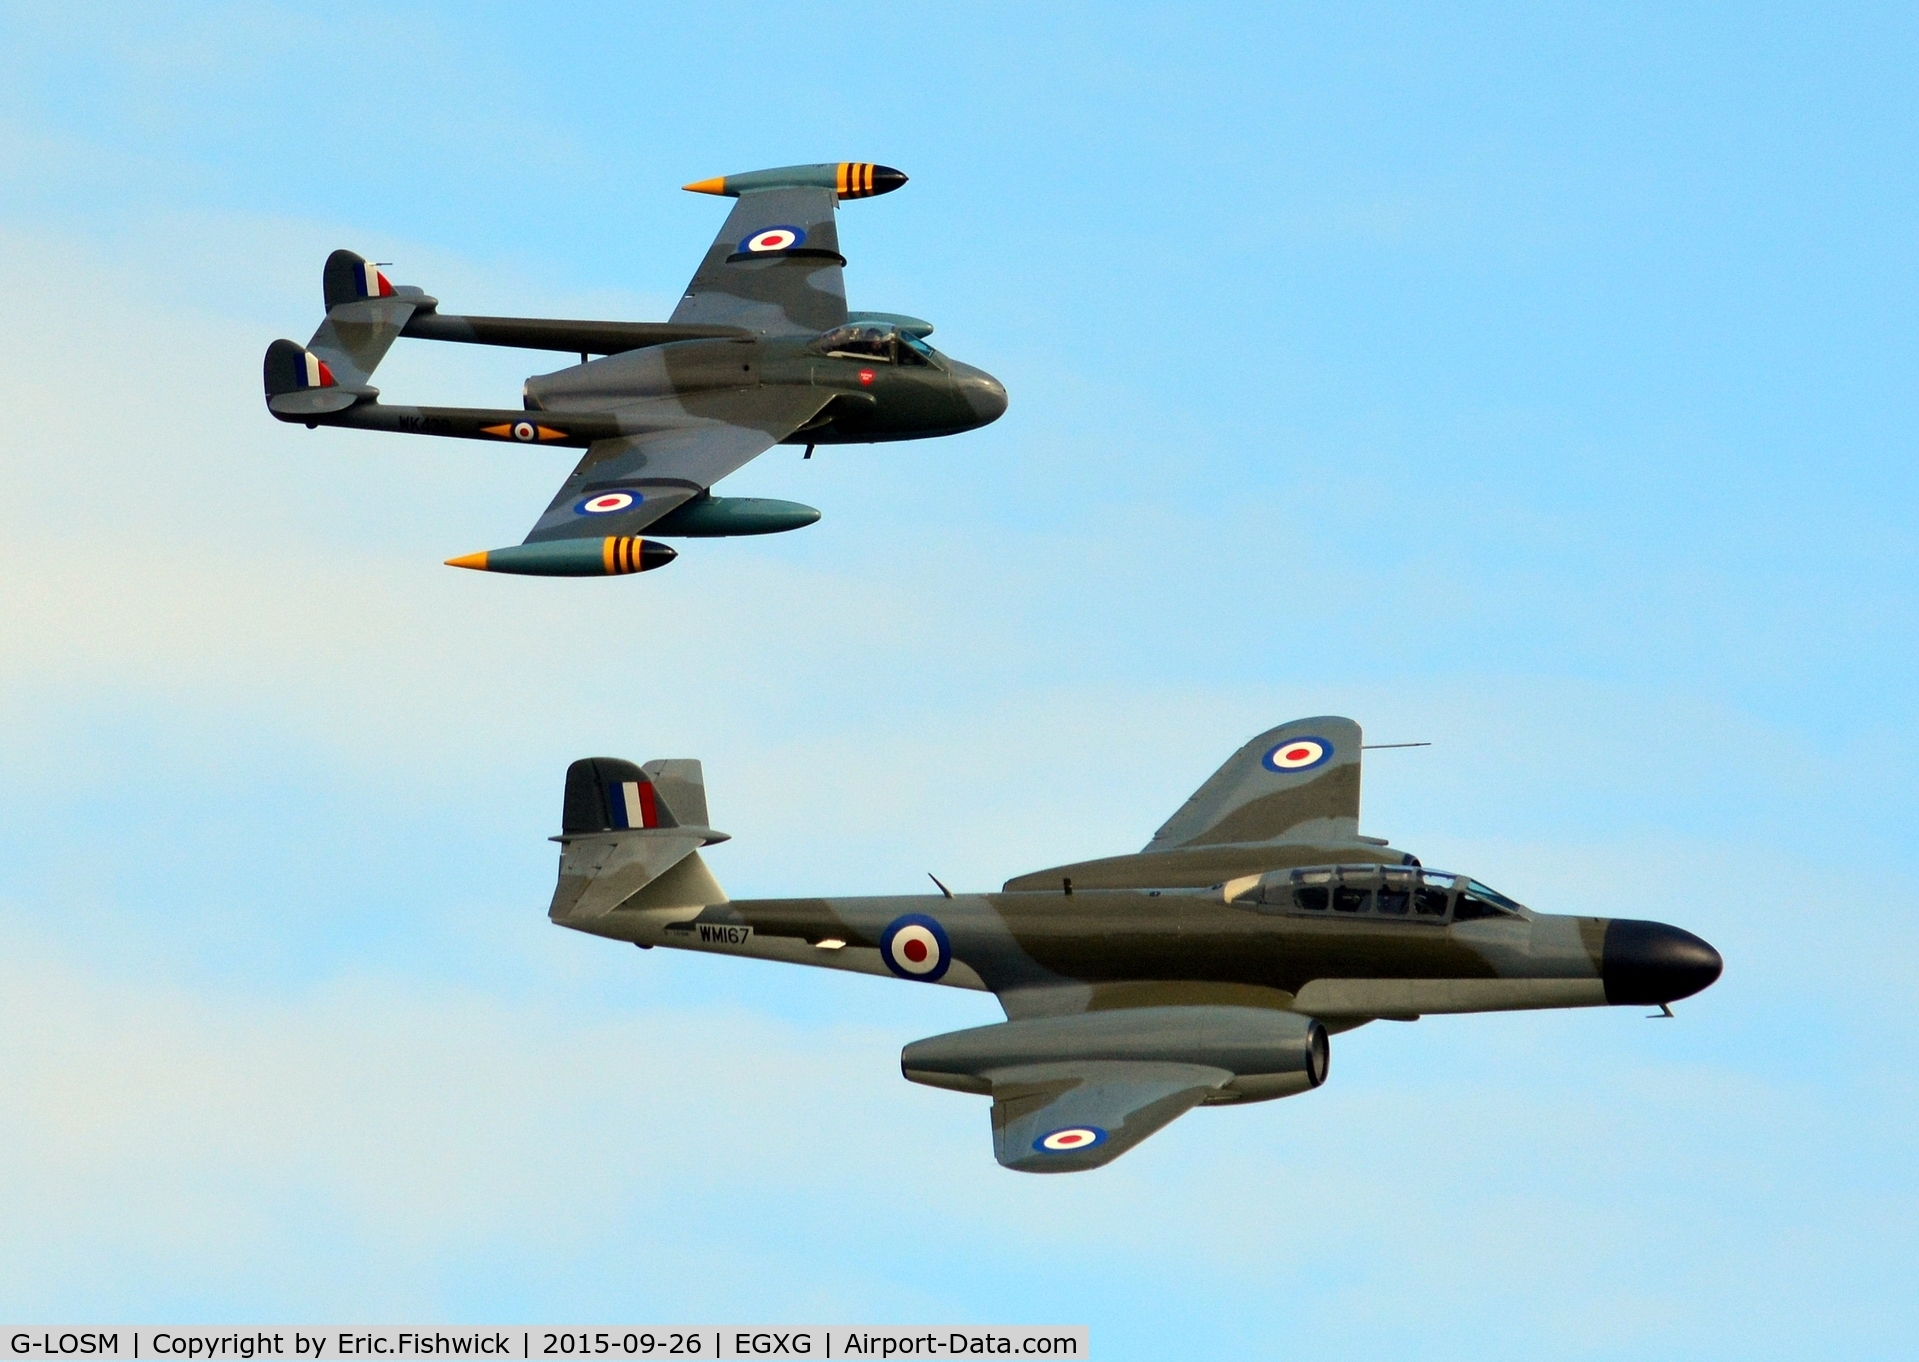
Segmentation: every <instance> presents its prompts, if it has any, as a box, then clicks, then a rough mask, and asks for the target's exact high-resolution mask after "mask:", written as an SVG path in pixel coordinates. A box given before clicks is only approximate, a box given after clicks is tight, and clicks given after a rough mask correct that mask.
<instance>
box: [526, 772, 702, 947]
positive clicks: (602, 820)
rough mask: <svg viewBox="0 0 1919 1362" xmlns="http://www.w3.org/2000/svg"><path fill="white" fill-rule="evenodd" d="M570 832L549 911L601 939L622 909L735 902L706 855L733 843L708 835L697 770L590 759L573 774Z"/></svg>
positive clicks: (566, 827) (569, 778) (565, 822)
mask: <svg viewBox="0 0 1919 1362" xmlns="http://www.w3.org/2000/svg"><path fill="white" fill-rule="evenodd" d="M695 817H697V819H698V821H697V822H695V821H694V818H695ZM561 829H562V832H561V836H560V838H559V841H560V844H561V848H562V849H561V852H560V882H559V885H558V887H557V888H556V889H555V890H554V893H553V903H552V906H551V907H550V908H549V909H548V910H547V915H548V916H549V917H551V918H553V920H554V921H556V922H563V923H565V925H567V926H569V927H579V928H581V930H583V931H593V930H596V928H595V927H594V925H593V923H594V922H595V921H596V920H597V919H599V918H602V917H604V916H605V915H606V914H608V913H610V912H612V911H613V910H614V909H615V908H618V907H620V906H621V905H622V904H626V905H627V906H629V907H640V906H643V907H652V908H666V907H681V906H688V905H705V904H711V903H724V902H726V893H725V891H724V890H722V889H721V888H720V887H719V885H718V884H717V883H715V882H714V880H713V877H712V875H711V874H710V873H709V872H708V871H707V869H706V866H705V864H704V863H703V862H702V861H701V860H700V858H699V855H698V851H699V848H700V847H702V846H709V845H711V844H712V843H714V842H723V841H725V840H726V834H725V833H723V832H715V831H714V830H713V829H712V828H710V827H707V826H706V788H705V782H704V781H703V780H702V778H701V774H700V764H699V763H698V762H697V761H685V760H679V761H654V762H648V763H647V764H646V766H645V767H640V766H636V765H634V764H633V763H632V762H630V761H622V760H621V759H620V758H618V757H582V758H581V759H580V760H579V761H576V762H574V763H573V764H572V765H571V766H569V767H567V768H566V798H565V803H564V805H563V807H562V811H561ZM642 891H645V893H644V895H643V894H642ZM636 899H640V900H641V901H639V902H634V900H636Z"/></svg>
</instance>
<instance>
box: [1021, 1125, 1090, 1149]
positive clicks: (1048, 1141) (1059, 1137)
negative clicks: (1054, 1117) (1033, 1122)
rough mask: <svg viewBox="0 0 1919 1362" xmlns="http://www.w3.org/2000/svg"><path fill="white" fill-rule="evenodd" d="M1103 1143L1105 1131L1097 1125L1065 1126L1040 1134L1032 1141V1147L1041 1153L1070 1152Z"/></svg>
mask: <svg viewBox="0 0 1919 1362" xmlns="http://www.w3.org/2000/svg"><path fill="white" fill-rule="evenodd" d="M1105 1143H1106V1132H1105V1131H1103V1130H1101V1129H1100V1128H1099V1127H1098V1126H1067V1127H1066V1128H1065V1129H1064V1130H1055V1131H1051V1132H1049V1133H1048V1134H1045V1135H1042V1136H1040V1137H1039V1138H1038V1139H1037V1140H1034V1141H1033V1148H1035V1149H1037V1150H1039V1152H1040V1153H1042V1154H1071V1153H1075V1152H1076V1151H1078V1150H1081V1149H1091V1148H1092V1147H1093V1146H1094V1145H1096V1144H1105Z"/></svg>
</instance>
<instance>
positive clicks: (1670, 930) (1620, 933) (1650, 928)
mask: <svg viewBox="0 0 1919 1362" xmlns="http://www.w3.org/2000/svg"><path fill="white" fill-rule="evenodd" d="M1724 967H1725V961H1723V960H1721V959H1720V958H1719V952H1718V951H1716V950H1714V949H1713V948H1712V947H1711V946H1709V945H1707V944H1706V943H1705V942H1704V941H1701V940H1700V939H1699V938H1698V937H1696V936H1694V935H1693V934H1692V933H1691V932H1686V931H1681V930H1680V929H1679V928H1677V927H1668V926H1667V925H1666V924H1665V923H1663V922H1635V921H1633V920H1632V919H1630V918H1614V919H1613V920H1612V921H1611V922H1609V923H1607V924H1606V940H1605V945H1604V947H1603V948H1602V950H1601V954H1600V963H1599V977H1600V980H1601V982H1603V983H1604V984H1605V986H1606V1001H1607V1002H1609V1003H1670V1002H1676V1001H1677V1000H1679V999H1680V998H1690V997H1691V996H1692V995H1693V994H1695V993H1697V992H1699V990H1700V989H1702V988H1705V987H1706V986H1707V985H1708V984H1710V983H1712V982H1713V980H1715V979H1717V978H1718V977H1719V971H1720V970H1721V969H1723V968H1724Z"/></svg>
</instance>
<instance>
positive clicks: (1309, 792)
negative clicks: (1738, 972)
mask: <svg viewBox="0 0 1919 1362" xmlns="http://www.w3.org/2000/svg"><path fill="white" fill-rule="evenodd" d="M1360 750H1361V743H1360V733H1359V727H1358V725H1357V724H1354V723H1353V722H1352V721H1351V720H1348V719H1339V718H1333V717H1322V718H1317V719H1306V720H1301V721H1299V722H1297V723H1294V724H1289V725H1282V726H1280V727H1279V728H1276V729H1273V730H1271V731H1270V732H1268V733H1265V734H1262V735H1261V736H1260V737H1258V738H1256V739H1254V740H1253V741H1252V742H1250V743H1248V744H1247V745H1246V746H1245V747H1244V748H1242V749H1241V750H1240V751H1239V752H1238V753H1237V754H1236V755H1235V756H1234V757H1233V758H1232V759H1231V760H1229V761H1228V762H1227V763H1226V764H1225V765H1224V766H1223V767H1221V768H1220V770H1219V771H1218V772H1217V773H1215V775H1214V776H1213V777H1212V779H1210V780H1209V781H1207V782H1206V784H1204V785H1202V786H1201V787H1200V789H1199V790H1198V791H1197V792H1196V793H1195V794H1194V795H1193V797H1192V798H1191V799H1189V800H1187V802H1186V804H1185V805H1184V806H1183V807H1182V808H1181V809H1180V810H1179V811H1178V812H1177V813H1175V814H1174V815H1173V817H1172V818H1170V819H1168V820H1167V822H1166V824H1165V826H1163V827H1162V828H1161V829H1160V830H1159V832H1158V833H1157V834H1155V836H1154V837H1153V839H1152V841H1150V842H1149V843H1147V845H1146V847H1145V849H1143V850H1142V851H1140V852H1137V853H1134V854H1131V855H1126V856H1114V857H1107V858H1105V859H1102V860H1096V861H1082V862H1078V863H1076V864H1072V865H1063V866H1056V867H1054V868H1052V869H1050V870H1041V871H1035V872H1033V873H1032V874H1029V875H1022V876H1018V877H1016V878H1014V879H1012V880H1009V881H1007V883H1006V885H1005V886H1004V888H1002V889H1001V890H1000V891H999V892H998V893H985V894H958V895H953V894H947V893H941V894H937V895H935V894H914V895H902V896H886V897H876V898H788V899H729V898H728V897H727V895H726V894H725V892H724V891H723V890H722V889H721V888H720V887H719V885H718V883H717V882H715V880H714V879H713V876H712V874H711V873H710V872H709V871H708V869H707V867H706V864H705V862H704V861H703V860H702V858H701V856H700V854H699V848H700V847H702V846H706V845H710V844H711V843H713V842H716V841H720V840H723V838H724V834H721V833H716V832H714V831H713V830H712V829H711V828H710V827H709V826H707V820H706V798H705V788H704V784H703V780H702V777H701V775H700V772H699V764H698V763H697V762H691V761H687V762H655V763H651V764H649V765H648V766H647V767H646V768H644V769H642V768H640V767H636V766H633V765H632V764H631V763H628V762H623V761H616V760H612V759H607V758H589V759H586V760H583V761H579V762H575V763H574V765H573V768H572V769H571V770H570V771H569V772H568V776H567V801H566V817H565V827H566V832H565V833H564V834H563V835H562V837H561V838H560V841H561V843H562V845H563V848H564V850H563V852H562V854H561V859H560V879H559V884H558V886H557V888H556V889H555V892H554V896H553V903H552V907H551V909H550V910H549V911H550V916H551V917H552V919H553V921H555V922H557V923H559V924H561V925H562V926H566V927H571V928H574V929H575V930H578V931H582V932H589V933H592V934H594V935H596V936H604V937H609V938H612V939H614V940H618V941H630V942H633V943H634V944H636V945H639V946H642V947H648V948H651V947H654V946H669V947H675V948H679V949H685V950H698V951H706V952H710V953H713V954H721V955H735V956H743V957H747V958H750V959H760V960H776V961H783V962H786V963H790V964H805V965H816V966H823V967H826V968H831V969H842V970H851V971H855V972H858V973H864V974H873V975H890V976H897V977H898V978H901V979H904V980H908V981H915V982H921V983H930V984H944V985H947V986H949V987H956V988H970V989H980V990H986V991H990V992H991V993H993V994H995V995H996V996H997V997H998V999H999V1001H1000V1004H1001V1006H1002V1007H1003V1008H1004V1009H1005V1012H1006V1017H1007V1020H1006V1021H1005V1022H1003V1023H999V1024H997V1025H993V1026H985V1027H977V1028H974V1029H972V1030H968V1031H959V1032H953V1033H951V1034H948V1035H944V1036H935V1037H930V1038H928V1039H926V1040H922V1041H916V1042H915V1043H914V1044H912V1045H909V1046H908V1047H907V1048H906V1050H905V1052H904V1053H903V1054H902V1056H901V1068H902V1070H903V1071H904V1073H905V1075H906V1076H907V1077H908V1078H911V1079H913V1080H914V1081H916V1082H921V1083H928V1084H932V1085H934V1086H938V1087H946V1088H952V1089H956V1090H958V1091H962V1092H974V1093H984V1094H989V1095H991V1096H992V1098H993V1128H994V1143H995V1152H996V1154H997V1155H998V1157H999V1159H1000V1161H1001V1162H1002V1163H1004V1164H1005V1165H1006V1166H1007V1167H1009V1168H1014V1169H1017V1170H1020V1171H1026V1172H1071V1171H1075V1170H1078V1169H1084V1168H1093V1167H1098V1166H1099V1165H1101V1164H1103V1163H1106V1162H1108V1161H1110V1160H1111V1159H1113V1158H1116V1157H1118V1155H1119V1154H1121V1153H1123V1152H1125V1150H1127V1149H1129V1148H1131V1147H1132V1146H1133V1145H1135V1144H1137V1143H1139V1142H1140V1141H1141V1140H1143V1139H1145V1138H1146V1137H1147V1136H1149V1135H1151V1134H1152V1133H1153V1132H1154V1131H1155V1130H1158V1129H1159V1128H1160V1127H1162V1126H1163V1125H1165V1124H1166V1123H1167V1122H1168V1121H1170V1120H1172V1119H1174V1118H1175V1117H1177V1116H1178V1115H1179V1114H1180V1113H1181V1112H1183V1111H1186V1110H1188V1109H1189V1108H1191V1107H1193V1106H1196V1105H1202V1104H1204V1105H1217V1104H1222V1103H1230V1102H1246V1101H1260V1100H1264V1099H1267V1098H1274V1097H1285V1096H1290V1095H1292V1094H1295V1093H1301V1092H1305V1091H1308V1090H1310V1089H1311V1088H1314V1087H1317V1086H1318V1085H1319V1084H1320V1083H1321V1082H1323V1081H1324V1079H1325V1077H1326V1073H1327V1065H1328V1058H1329V1049H1328V1045H1327V1040H1326V1037H1327V1035H1328V1033H1331V1032H1337V1031H1343V1030H1347V1029H1350V1028H1352V1027H1355V1026H1359V1025H1363V1024H1364V1023H1366V1022H1369V1021H1375V1020H1380V1019H1395V1020H1404V1021H1410V1020H1413V1019H1415V1018H1418V1017H1420V1016H1423V1015H1425V1014H1427V1013H1449V1012H1500V1011H1515V1010H1522V1009H1530V1008H1559V1007H1599V1006H1604V1005H1606V1004H1639V1005H1647V1004H1658V1005H1662V1006H1663V1005H1664V1004H1666V1003H1669V1002H1672V1001H1673V1000H1675V999H1678V998H1683V997H1686V996H1688V995H1690V994H1693V993H1696V992H1698V991H1699V990H1700V989H1702V988H1705V987H1706V986H1707V985H1709V984H1711V983H1712V982H1713V980H1714V979H1716V978H1717V977H1718V975H1719V970H1720V959H1719V955H1718V953H1717V952H1716V951H1714V950H1713V948H1712V947H1711V946H1709V945H1707V944H1706V943H1705V942H1704V941H1701V940H1700V939H1699V938H1698V937H1696V936H1693V935H1692V934H1691V933H1689V932H1686V931H1682V930H1681V929H1679V928H1677V927H1669V926H1666V925H1664V924H1661V923H1655V922H1642V921H1638V920H1632V919H1608V918H1598V917H1569V916H1555V915H1553V914H1548V913H1535V912H1533V911H1532V910H1531V909H1529V908H1526V907H1525V906H1523V905H1521V904H1518V903H1515V902H1513V901H1512V900H1511V899H1509V898H1507V897H1505V896H1504V895H1502V894H1500V893H1498V892H1497V891H1496V890H1493V889H1489V888H1487V887H1486V886H1485V885H1483V884H1481V883H1479V882H1478V881H1476V880H1473V879H1470V878H1468V877H1466V876H1463V875H1456V874H1452V873H1449V872H1444V871H1437V870H1431V869H1428V868H1426V867H1424V866H1422V865H1420V863H1419V861H1418V859H1417V858H1416V857H1414V856H1412V855H1410V854H1409V853H1406V852H1403V851H1400V850H1397V849H1395V848H1393V847H1391V846H1389V845H1387V844H1386V843H1385V842H1382V841H1379V840H1378V839H1374V838H1366V837H1362V836H1360V835H1359V833H1358V817H1359V759H1360Z"/></svg>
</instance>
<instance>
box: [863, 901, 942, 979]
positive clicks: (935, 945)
mask: <svg viewBox="0 0 1919 1362" xmlns="http://www.w3.org/2000/svg"><path fill="white" fill-rule="evenodd" d="M880 959H882V960H884V961H885V962H886V967H887V968H888V969H890V970H892V971H893V973H895V974H897V975H899V977H900V978H902V979H918V980H920V981H921V982H923V983H928V984H930V983H932V982H933V981H934V980H936V979H938V978H939V977H940V976H941V975H943V974H945V973H946V967H947V966H948V965H950V964H952V963H953V946H952V943H951V942H949V941H948V940H947V939H946V929H945V928H944V927H942V926H940V925H939V923H938V922H937V921H935V920H934V919H933V918H930V917H928V916H926V914H924V913H907V914H905V915H904V916H902V917H896V918H894V919H893V920H892V921H891V922H889V923H887V924H886V930H885V931H883V932H881V933H880Z"/></svg>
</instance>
